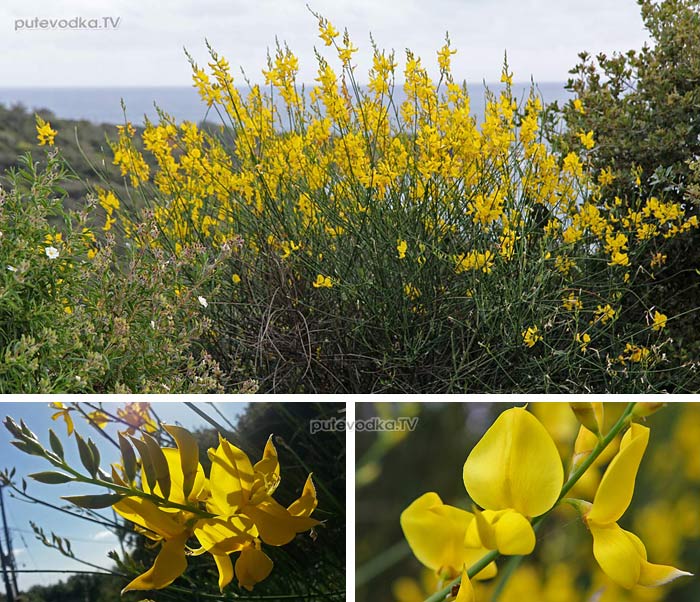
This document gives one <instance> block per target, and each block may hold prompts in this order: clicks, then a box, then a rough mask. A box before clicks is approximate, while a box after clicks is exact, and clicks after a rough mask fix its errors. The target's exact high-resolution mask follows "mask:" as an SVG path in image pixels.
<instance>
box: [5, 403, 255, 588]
mask: <svg viewBox="0 0 700 602" xmlns="http://www.w3.org/2000/svg"><path fill="white" fill-rule="evenodd" d="M122 405H123V404H121V403H116V402H109V403H105V404H104V406H105V409H107V410H108V411H111V412H112V413H114V412H115V409H116V408H117V407H121V406H122ZM246 405H247V404H245V403H241V402H217V403H215V404H214V406H215V409H216V410H218V411H219V412H221V413H222V414H223V415H224V416H225V417H226V418H228V419H229V420H230V421H231V422H233V423H234V424H235V418H236V416H237V415H239V414H240V413H241V412H242V411H243V409H244V408H245V406H246ZM197 406H198V407H200V408H201V409H202V410H204V411H206V412H207V413H208V414H210V415H211V416H212V417H214V418H215V419H217V420H219V422H221V419H220V417H219V416H218V415H217V413H216V411H215V410H214V408H213V407H212V405H211V404H210V403H208V402H207V403H201V402H198V403H197ZM153 407H154V409H155V411H156V412H157V414H158V416H159V418H160V419H161V420H162V421H163V422H165V423H167V424H181V425H182V426H184V427H186V428H188V429H193V428H197V427H204V426H206V423H205V421H204V420H203V419H202V418H201V417H199V416H198V415H197V414H196V413H195V412H193V411H192V410H191V409H189V408H187V407H186V406H185V405H184V403H181V402H163V403H155V404H153ZM0 412H1V413H2V419H3V420H4V417H5V416H11V417H12V418H13V419H14V420H15V421H16V422H19V420H20V419H24V421H25V422H26V423H27V425H28V426H29V427H30V428H31V429H32V430H33V431H34V432H35V433H36V434H37V435H38V436H39V438H40V439H41V441H42V442H44V443H45V444H48V430H49V428H53V429H54V431H55V432H56V433H57V434H59V435H60V437H61V440H62V441H63V444H64V447H65V450H66V457H67V458H68V459H69V460H70V462H71V463H72V465H73V466H80V462H79V459H78V457H77V453H76V452H75V442H74V441H72V440H68V438H67V436H66V426H65V423H64V422H63V421H62V420H60V419H59V420H58V421H57V422H53V421H52V420H51V415H52V414H53V413H54V412H55V410H52V409H51V408H49V406H48V403H47V402H4V403H0ZM75 422H76V430H77V431H78V432H80V433H81V435H85V436H88V435H89V436H91V437H92V438H93V440H94V441H95V442H96V443H97V445H98V447H99V448H100V453H101V455H102V456H103V461H102V466H103V467H106V466H108V464H109V463H110V462H113V461H116V460H117V459H118V456H117V453H116V450H115V449H114V447H112V445H111V444H110V443H109V442H108V441H106V440H105V439H104V438H102V437H100V436H99V435H97V434H96V433H95V432H94V430H93V429H91V428H90V427H89V426H88V425H87V424H86V423H85V422H83V421H81V420H80V419H79V418H78V419H76V421H75ZM109 430H110V431H116V429H114V428H113V425H112V426H110V427H109ZM11 439H12V437H11V435H10V433H9V432H8V431H7V430H6V429H5V428H4V427H0V449H1V450H3V451H2V456H0V457H1V459H0V468H2V469H4V468H11V467H12V466H15V467H16V468H17V474H18V475H27V474H29V473H31V472H38V471H41V470H48V469H49V468H50V466H49V465H48V463H47V462H45V461H43V460H41V459H40V458H36V457H33V456H28V455H26V454H23V453H22V452H20V451H19V450H17V449H16V448H15V447H14V446H12V445H10V444H9V442H10V440H11ZM27 481H28V484H29V488H28V490H27V491H28V492H29V493H30V494H32V495H33V496H35V497H37V498H40V499H43V500H45V501H47V502H51V503H54V504H58V505H62V504H63V503H64V502H61V500H60V495H76V494H81V493H91V491H90V488H89V487H87V488H86V487H85V486H76V487H74V488H72V490H71V491H70V492H68V489H67V487H68V486H65V485H63V486H58V485H53V486H52V485H43V484H40V483H36V482H34V481H31V480H30V479H27ZM92 492H93V493H94V490H93V491H92ZM3 493H4V498H5V503H6V512H7V515H8V516H7V518H8V523H9V524H10V526H11V528H12V532H11V536H12V539H13V549H14V553H15V560H16V562H17V565H18V568H19V569H27V570H45V569H77V570H81V569H86V570H91V569H90V568H89V567H85V566H83V565H80V564H78V563H76V562H75V561H73V560H71V559H69V558H66V557H64V556H62V555H61V554H60V553H58V552H57V551H55V550H51V549H49V548H46V547H45V546H44V545H43V544H42V543H41V542H39V541H38V540H37V539H36V538H35V536H34V533H33V532H32V529H31V526H30V524H29V522H30V521H32V520H33V521H34V522H36V523H37V524H39V525H40V526H41V527H43V528H44V530H45V532H46V533H47V534H49V536H50V532H51V531H53V532H55V533H56V535H59V536H68V538H69V539H70V540H71V543H72V544H73V550H74V551H75V553H76V556H78V557H82V558H87V559H90V561H91V562H93V563H95V564H97V565H101V566H104V567H108V566H110V563H111V561H110V559H109V558H108V557H107V552H109V550H112V549H117V547H118V544H117V540H116V538H115V537H114V536H113V535H112V534H111V533H110V532H109V531H108V530H106V529H105V528H103V527H102V526H100V525H96V524H93V523H89V522H87V521H83V520H80V519H74V518H72V517H70V516H67V515H65V514H63V513H61V512H58V511H54V510H51V509H47V508H45V507H42V506H38V505H32V504H28V503H26V502H22V501H19V500H18V499H14V498H12V497H10V491H9V490H8V489H5V491H4V492H3ZM3 540H4V538H3ZM62 578H63V579H65V578H66V575H59V574H20V575H19V578H18V582H19V583H18V584H19V586H20V589H26V588H28V587H31V585H33V584H35V583H41V584H47V583H52V582H55V581H58V580H60V579H62Z"/></svg>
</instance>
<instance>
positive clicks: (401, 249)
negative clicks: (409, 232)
mask: <svg viewBox="0 0 700 602" xmlns="http://www.w3.org/2000/svg"><path fill="white" fill-rule="evenodd" d="M407 249H408V243H407V242H406V241H405V240H401V239H399V240H397V241H396V250H397V251H398V253H399V259H404V258H405V257H406V250H407Z"/></svg>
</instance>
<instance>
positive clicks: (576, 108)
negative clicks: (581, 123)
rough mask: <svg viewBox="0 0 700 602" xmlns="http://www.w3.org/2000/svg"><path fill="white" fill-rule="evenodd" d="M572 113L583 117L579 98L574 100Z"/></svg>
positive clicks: (583, 112)
mask: <svg viewBox="0 0 700 602" xmlns="http://www.w3.org/2000/svg"><path fill="white" fill-rule="evenodd" d="M574 111H576V112H577V113H581V115H584V114H585V113H586V111H585V110H584V108H583V103H582V102H581V99H580V98H574Z"/></svg>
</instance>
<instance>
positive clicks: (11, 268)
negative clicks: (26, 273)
mask: <svg viewBox="0 0 700 602" xmlns="http://www.w3.org/2000/svg"><path fill="white" fill-rule="evenodd" d="M7 269H8V270H10V272H16V271H17V268H16V267H15V266H13V265H8V266H7Z"/></svg>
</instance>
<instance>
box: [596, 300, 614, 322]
mask: <svg viewBox="0 0 700 602" xmlns="http://www.w3.org/2000/svg"><path fill="white" fill-rule="evenodd" d="M614 317H615V310H614V309H613V308H612V307H611V306H610V305H609V304H606V305H599V306H598V307H597V308H596V310H595V312H594V314H593V320H591V324H593V323H594V322H598V321H600V323H601V324H606V323H607V322H609V321H610V320H612V319H613V318H614Z"/></svg>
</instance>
